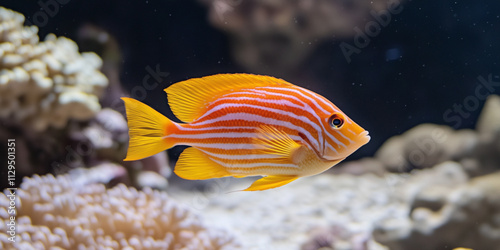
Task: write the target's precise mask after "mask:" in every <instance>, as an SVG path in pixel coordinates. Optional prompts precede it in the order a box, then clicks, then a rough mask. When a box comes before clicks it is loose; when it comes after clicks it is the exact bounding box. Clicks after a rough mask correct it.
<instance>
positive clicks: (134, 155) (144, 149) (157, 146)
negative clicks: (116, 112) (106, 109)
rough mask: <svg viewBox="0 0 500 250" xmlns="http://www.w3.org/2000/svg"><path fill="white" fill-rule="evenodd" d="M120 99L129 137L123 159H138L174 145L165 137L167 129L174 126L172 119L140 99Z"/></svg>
mask: <svg viewBox="0 0 500 250" xmlns="http://www.w3.org/2000/svg"><path fill="white" fill-rule="evenodd" d="M121 99H122V100H123V101H124V102H125V111H126V113H127V124H128V128H129V131H128V133H129V137H130V140H129V145H128V150H127V157H126V158H125V159H124V161H135V160H140V159H143V158H146V157H149V156H152V155H154V154H157V153H159V152H161V151H164V150H166V149H169V148H171V147H173V146H174V143H173V142H172V141H171V140H168V139H166V138H165V136H166V135H167V131H168V130H169V129H171V128H174V127H175V124H174V122H173V121H171V120H170V119H168V118H167V117H165V116H164V115H162V114H160V113H158V111H156V110H154V109H152V108H151V107H149V106H148V105H146V104H144V103H142V102H140V101H137V100H135V99H132V98H128V97H122V98H121Z"/></svg>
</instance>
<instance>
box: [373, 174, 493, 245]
mask: <svg viewBox="0 0 500 250" xmlns="http://www.w3.org/2000/svg"><path fill="white" fill-rule="evenodd" d="M499 179H500V172H497V173H493V174H489V175H484V176H481V177H476V178H473V179H472V180H471V181H470V182H467V183H463V184H461V185H457V186H455V187H453V188H452V187H448V188H443V186H441V187H440V186H439V185H440V184H438V183H435V184H434V185H428V186H427V187H426V189H425V190H422V191H421V192H420V193H419V194H418V195H417V196H416V197H415V198H414V199H413V201H412V202H411V203H410V206H411V210H410V216H409V218H407V219H405V220H401V221H400V222H399V223H397V224H394V223H388V222H384V223H381V224H380V225H379V226H378V228H377V229H376V230H375V231H374V238H375V239H376V240H377V241H379V242H380V243H382V244H384V245H386V246H388V247H389V248H390V249H394V250H399V249H405V250H413V249H415V250H416V249H429V250H433V249H435V250H438V249H445V248H449V249H451V248H453V247H460V246H463V247H469V248H473V249H492V250H499V249H500V220H499V218H500V193H499V192H498V190H500V182H499V181H498V180H499ZM443 180H444V179H443Z"/></svg>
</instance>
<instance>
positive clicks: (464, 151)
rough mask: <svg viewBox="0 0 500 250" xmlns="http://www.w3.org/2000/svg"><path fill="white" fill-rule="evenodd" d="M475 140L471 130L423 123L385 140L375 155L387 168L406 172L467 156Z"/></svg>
mask: <svg viewBox="0 0 500 250" xmlns="http://www.w3.org/2000/svg"><path fill="white" fill-rule="evenodd" d="M477 143H478V140H477V134H476V133H475V132H474V131H473V130H467V129H464V130H458V131H454V130H453V129H452V128H450V127H448V126H444V125H435V124H422V125H418V126H416V127H414V128H412V129H410V130H408V131H407V132H405V133H404V134H403V135H400V136H395V137H392V138H390V139H389V140H387V141H386V142H385V143H384V144H383V145H382V146H381V147H380V149H379V150H378V151H377V152H376V153H375V157H376V158H377V159H378V160H380V161H381V162H382V163H383V164H384V165H385V166H386V168H387V169H388V170H390V171H393V172H405V171H410V170H412V169H420V168H430V167H432V166H435V165H436V164H439V163H441V162H444V161H447V160H458V159H460V158H462V157H466V156H469V155H471V154H472V152H473V150H474V148H475V147H476V146H477Z"/></svg>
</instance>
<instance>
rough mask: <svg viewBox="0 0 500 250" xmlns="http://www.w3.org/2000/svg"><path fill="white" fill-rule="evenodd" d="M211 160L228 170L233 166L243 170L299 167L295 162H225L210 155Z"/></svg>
mask: <svg viewBox="0 0 500 250" xmlns="http://www.w3.org/2000/svg"><path fill="white" fill-rule="evenodd" d="M210 159H211V160H212V161H214V162H215V163H218V164H220V165H222V166H223V167H225V168H227V169H228V170H232V169H235V168H240V169H245V170H251V169H255V168H263V167H265V168H269V169H272V168H289V169H299V168H300V167H299V166H297V165H296V164H289V163H268V162H258V163H228V162H225V161H224V160H217V159H215V158H212V157H210Z"/></svg>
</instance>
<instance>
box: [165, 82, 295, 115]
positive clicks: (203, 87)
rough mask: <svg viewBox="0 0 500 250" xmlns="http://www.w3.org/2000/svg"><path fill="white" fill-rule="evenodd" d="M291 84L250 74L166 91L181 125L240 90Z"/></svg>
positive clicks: (187, 84)
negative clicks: (219, 99) (226, 95)
mask: <svg viewBox="0 0 500 250" xmlns="http://www.w3.org/2000/svg"><path fill="white" fill-rule="evenodd" d="M290 85H292V84H291V83H289V82H287V81H285V80H282V79H278V78H274V77H271V76H261V75H252V74H218V75H212V76H205V77H202V78H193V79H189V80H186V81H182V82H178V83H175V84H173V85H172V86H170V87H168V88H166V89H165V92H167V95H168V104H169V105H170V108H171V109H172V112H173V113H174V115H175V116H176V117H177V118H179V119H180V120H181V121H183V122H192V121H193V120H194V119H196V118H198V117H200V116H201V115H202V114H203V113H204V111H206V106H207V104H208V103H210V102H211V101H213V100H215V99H217V98H218V97H219V96H221V95H223V94H226V93H228V92H231V91H235V90H238V89H243V88H255V87H264V86H290Z"/></svg>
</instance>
